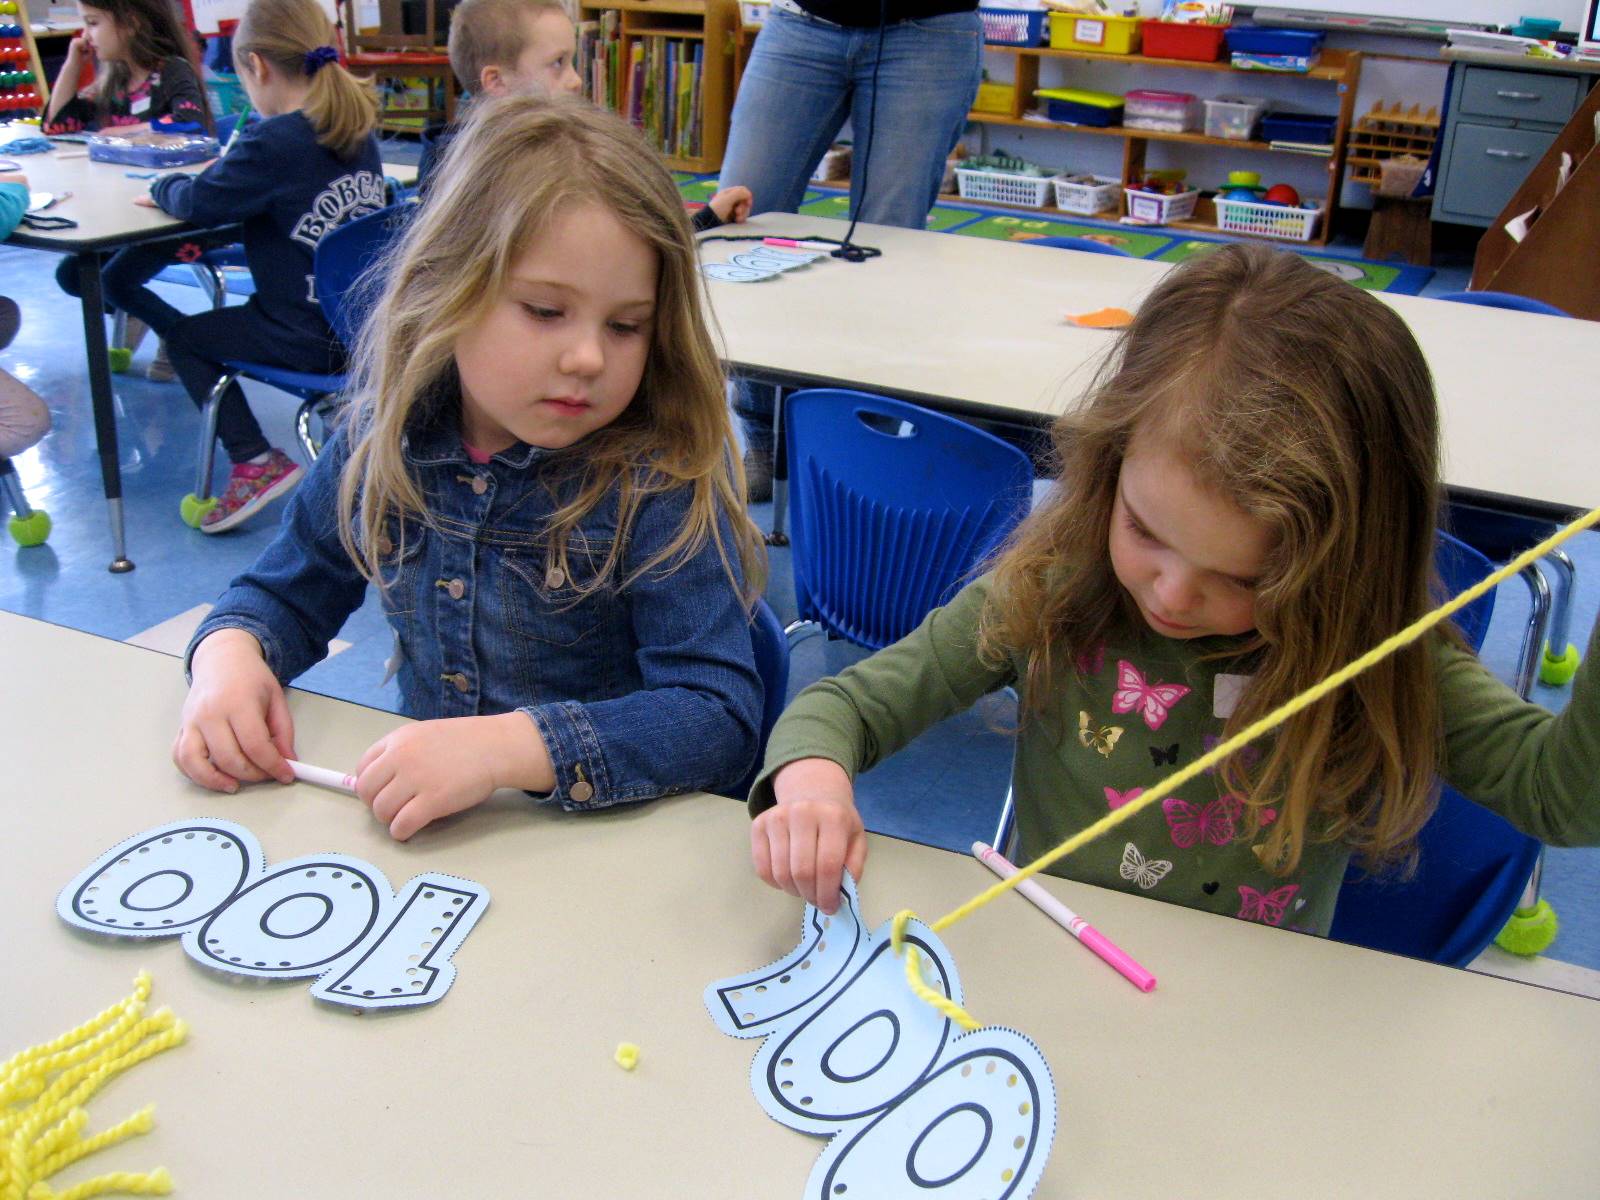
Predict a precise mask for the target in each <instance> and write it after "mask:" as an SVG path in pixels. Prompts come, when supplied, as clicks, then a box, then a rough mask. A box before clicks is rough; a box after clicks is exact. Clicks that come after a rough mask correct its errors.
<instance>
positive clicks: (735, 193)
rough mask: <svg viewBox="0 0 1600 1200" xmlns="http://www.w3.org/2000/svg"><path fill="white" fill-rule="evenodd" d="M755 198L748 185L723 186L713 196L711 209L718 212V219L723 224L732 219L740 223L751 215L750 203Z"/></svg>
mask: <svg viewBox="0 0 1600 1200" xmlns="http://www.w3.org/2000/svg"><path fill="white" fill-rule="evenodd" d="M754 200H755V197H754V196H752V195H751V194H750V189H749V188H747V187H731V188H723V189H722V190H721V191H720V192H718V193H717V194H716V195H715V196H712V197H711V200H710V204H711V211H712V212H714V213H716V214H717V220H719V221H721V222H722V223H723V224H727V223H728V222H730V221H732V222H734V223H735V224H738V223H739V222H741V221H743V220H744V219H745V218H746V217H748V216H749V215H750V205H751V204H752V203H753V202H754Z"/></svg>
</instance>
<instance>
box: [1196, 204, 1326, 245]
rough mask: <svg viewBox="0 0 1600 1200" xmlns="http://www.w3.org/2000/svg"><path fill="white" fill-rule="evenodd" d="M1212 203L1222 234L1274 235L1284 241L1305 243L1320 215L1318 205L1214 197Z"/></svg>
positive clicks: (1269, 236)
mask: <svg viewBox="0 0 1600 1200" xmlns="http://www.w3.org/2000/svg"><path fill="white" fill-rule="evenodd" d="M1216 205H1217V228H1218V229H1220V230H1222V231H1223V232H1224V233H1242V234H1245V235H1247V236H1249V237H1264V238H1277V239H1278V240H1279V241H1285V242H1309V241H1310V240H1311V238H1312V235H1313V234H1315V233H1316V231H1317V221H1318V220H1320V219H1321V217H1322V206H1321V205H1320V204H1318V205H1317V206H1316V207H1314V208H1303V207H1302V208H1290V207H1289V206H1288V205H1286V204H1262V203H1258V202H1251V201H1249V200H1224V199H1223V198H1222V197H1221V196H1218V197H1217V199H1216Z"/></svg>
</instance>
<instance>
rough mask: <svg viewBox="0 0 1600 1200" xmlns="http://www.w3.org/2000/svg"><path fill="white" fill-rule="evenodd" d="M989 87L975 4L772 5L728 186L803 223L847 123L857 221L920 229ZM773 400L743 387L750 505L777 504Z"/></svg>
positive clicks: (732, 135)
mask: <svg viewBox="0 0 1600 1200" xmlns="http://www.w3.org/2000/svg"><path fill="white" fill-rule="evenodd" d="M880 17H881V18H883V28H882V37H881V41H880V36H879V23H880ZM880 46H881V53H880ZM982 76H983V25H982V23H981V22H980V21H979V20H978V13H977V4H976V0H773V3H772V8H771V12H770V13H769V15H768V17H767V21H766V24H765V25H764V26H763V27H762V30H761V36H760V37H758V38H757V39H756V44H755V50H754V52H753V53H752V54H751V56H750V62H749V64H748V65H747V66H746V67H745V72H744V77H743V78H742V79H741V81H740V83H739V95H738V98H737V99H736V100H735V102H734V106H733V127H732V129H731V130H730V131H729V134H728V149H727V153H726V154H725V155H724V156H723V160H722V181H721V186H722V187H730V186H732V185H734V184H743V185H744V186H745V187H748V188H749V189H750V190H751V192H752V193H753V194H754V203H753V206H752V210H751V211H753V212H758V213H760V212H794V211H795V210H796V209H798V208H799V206H800V201H801V198H802V197H803V196H804V195H805V190H806V183H807V181H808V180H809V179H810V178H811V172H812V170H813V169H814V168H815V167H816V165H817V162H818V161H819V160H820V159H821V158H822V155H823V153H824V152H825V151H826V150H827V149H828V147H829V146H830V145H832V143H833V140H834V138H836V137H837V136H838V134H839V130H840V129H841V128H842V127H843V126H844V122H845V119H846V118H847V117H848V118H849V119H850V124H851V128H852V130H853V131H854V135H855V160H854V163H853V167H852V170H851V173H850V174H851V179H850V210H851V212H852V213H853V214H854V215H855V216H856V217H857V218H858V219H860V220H862V221H867V222H871V223H873V224H878V225H900V226H904V227H906V228H908V229H921V228H923V224H924V222H925V221H926V219H927V215H928V209H930V208H931V207H933V202H934V200H935V199H936V198H937V197H938V195H939V183H940V181H941V180H942V179H943V178H944V164H945V159H946V158H947V157H948V156H949V154H950V151H951V149H952V148H953V147H954V146H955V144H956V139H957V138H959V137H960V136H961V130H962V126H963V125H964V124H965V123H966V118H967V113H968V112H970V111H971V109H972V101H973V99H974V98H975V97H976V96H977V94H978V82H979V80H980V79H981V78H982ZM869 128H870V130H871V150H870V153H868V148H867V142H868V130H869ZM863 168H865V169H863ZM863 184H865V187H864V188H863ZM772 402H773V396H772V390H771V389H770V388H768V387H751V386H743V387H741V389H740V395H739V399H738V400H737V401H736V403H735V409H736V411H737V412H738V414H739V416H740V417H741V418H743V420H744V429H745V442H746V445H747V446H748V447H749V451H748V452H747V453H746V455H745V473H746V476H747V477H748V479H749V487H750V498H751V499H752V500H766V499H769V498H770V497H771V495H772Z"/></svg>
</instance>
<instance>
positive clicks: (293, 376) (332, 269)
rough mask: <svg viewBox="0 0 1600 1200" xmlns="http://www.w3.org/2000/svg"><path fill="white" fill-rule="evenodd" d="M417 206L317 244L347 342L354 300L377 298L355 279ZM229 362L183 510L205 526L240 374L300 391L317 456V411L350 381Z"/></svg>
mask: <svg viewBox="0 0 1600 1200" xmlns="http://www.w3.org/2000/svg"><path fill="white" fill-rule="evenodd" d="M411 211H412V210H411V209H410V208H409V206H406V205H392V206H390V207H389V208H385V209H382V210H380V211H379V212H375V213H370V214H369V215H367V216H365V217H361V218H359V219H358V220H355V221H351V222H350V223H349V224H347V225H341V226H340V227H339V228H338V229H335V230H333V231H332V232H331V233H329V234H328V235H327V236H326V237H324V238H323V239H322V241H321V242H319V243H318V244H317V254H316V260H315V272H316V283H317V303H318V304H319V305H320V306H321V308H322V314H323V316H325V317H326V318H327V320H328V324H329V325H330V326H332V328H333V332H334V336H335V337H337V338H338V339H339V341H340V342H341V343H343V344H344V345H346V346H351V345H354V343H355V338H356V336H357V334H358V333H359V332H360V329H361V322H362V321H363V320H364V319H365V317H366V310H365V307H364V305H362V304H361V303H355V302H350V301H351V300H352V299H354V300H366V299H370V298H371V297H370V295H368V294H364V293H363V294H358V295H356V296H354V297H352V296H351V285H352V284H354V283H355V281H356V280H357V279H359V278H360V277H361V275H362V274H363V272H365V271H366V269H367V268H368V267H369V266H370V265H372V264H373V263H374V262H376V261H377V260H378V259H380V258H381V257H382V256H383V255H384V254H385V253H386V252H387V251H388V249H389V247H390V245H391V244H392V243H393V242H394V241H395V240H396V239H397V238H398V237H399V236H400V234H402V233H403V232H404V231H405V227H406V224H407V222H408V221H409V219H410V216H411ZM223 368H224V370H223V374H222V377H221V378H220V379H218V380H217V382H216V385H215V386H214V387H213V388H212V389H211V394H210V396H208V397H207V398H206V406H205V410H204V412H203V413H202V416H201V421H200V466H199V470H198V473H197V474H196V476H195V490H194V491H193V492H192V493H190V494H189V495H188V496H185V497H184V498H183V505H182V508H181V510H180V511H181V513H182V516H183V519H184V521H185V523H187V524H189V525H191V526H194V527H195V528H199V526H200V521H201V519H202V518H203V517H204V516H205V514H206V513H207V512H209V511H210V510H211V508H212V507H213V506H214V505H215V504H216V501H215V499H214V498H213V497H212V495H211V473H212V467H213V464H214V462H215V459H216V451H217V409H218V405H219V403H220V402H221V399H222V394H223V393H224V392H225V391H226V390H227V389H228V385H229V384H231V383H232V382H233V381H234V380H236V379H254V380H256V381H258V382H260V383H266V384H270V385H272V386H273V387H275V388H278V389H279V390H280V391H285V392H288V393H289V394H290V395H293V396H298V397H300V400H301V404H300V411H299V413H298V415H297V416H296V418H295V429H296V432H297V434H298V436H299V440H300V444H301V446H302V447H303V448H304V450H305V451H306V454H307V456H308V457H310V458H312V459H315V458H316V456H317V452H318V450H319V448H320V447H319V446H318V445H317V443H316V441H315V439H314V438H313V437H312V436H311V420H312V417H313V415H314V413H315V412H316V410H317V408H318V407H319V406H320V405H322V404H324V403H326V402H328V401H330V400H331V399H332V398H333V397H335V396H337V395H338V394H339V392H340V391H341V390H342V389H343V388H344V383H345V376H344V375H343V374H342V373H340V374H330V375H324V374H319V373H316V372H311V371H291V370H288V369H287V368H284V367H274V366H268V365H267V364H265V363H251V362H243V361H239V360H229V361H227V362H224V363H223Z"/></svg>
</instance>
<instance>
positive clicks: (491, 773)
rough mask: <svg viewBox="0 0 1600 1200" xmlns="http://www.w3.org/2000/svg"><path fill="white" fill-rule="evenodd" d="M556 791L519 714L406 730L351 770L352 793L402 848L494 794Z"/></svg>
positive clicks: (534, 733)
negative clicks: (427, 828)
mask: <svg viewBox="0 0 1600 1200" xmlns="http://www.w3.org/2000/svg"><path fill="white" fill-rule="evenodd" d="M554 786H555V773H554V771H553V770H552V769H551V767H550V760H549V754H548V753H547V752H546V750H545V746H544V740H543V739H542V738H541V737H540V736H539V731H538V729H537V727H535V725H534V724H533V722H532V721H530V720H529V719H528V717H527V716H526V715H525V714H523V713H520V712H512V713H503V714H501V715H500V716H496V717H448V718H444V719H441V720H436V721H419V722H418V723H417V724H415V725H407V726H405V727H404V728H401V729H397V730H395V731H394V732H393V733H391V734H389V735H388V736H386V737H382V738H379V739H378V740H377V741H376V742H374V743H373V744H372V746H371V747H369V748H368V750H367V752H366V753H365V754H364V755H362V756H361V762H360V764H359V765H358V766H357V767H356V793H357V795H359V796H360V797H361V799H362V800H364V801H366V803H367V805H368V806H369V807H370V808H371V809H372V815H373V816H375V817H377V818H378V820H380V821H382V822H383V823H384V824H386V825H387V826H388V827H389V833H390V834H391V835H392V836H393V837H394V838H395V839H396V840H398V841H402V842H403V841H405V840H406V839H407V838H409V837H410V836H411V835H412V834H414V833H416V832H417V830H419V829H421V828H423V827H424V826H425V825H428V824H430V823H432V822H434V821H437V820H438V819H439V818H440V817H447V816H449V815H450V814H451V813H458V812H462V811H464V810H466V809H469V808H472V807H474V806H476V805H479V804H482V803H483V802H484V801H485V800H487V799H488V798H489V797H490V796H491V795H492V794H493V793H494V791H495V790H496V789H497V788H502V787H525V788H529V789H530V790H533V791H549V790H550V789H551V788H552V787H554Z"/></svg>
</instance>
